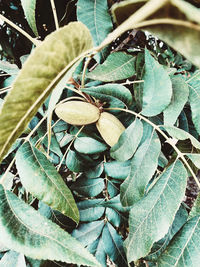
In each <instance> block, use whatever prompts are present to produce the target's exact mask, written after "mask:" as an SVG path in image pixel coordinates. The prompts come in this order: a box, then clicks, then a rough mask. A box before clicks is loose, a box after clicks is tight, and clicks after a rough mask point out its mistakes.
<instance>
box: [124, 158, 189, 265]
mask: <svg viewBox="0 0 200 267" xmlns="http://www.w3.org/2000/svg"><path fill="white" fill-rule="evenodd" d="M186 183H187V171H186V169H185V167H184V165H183V164H182V162H181V161H180V160H177V161H175V162H174V163H173V164H172V165H171V166H170V167H169V168H168V169H167V170H165V171H164V172H163V173H162V174H161V175H160V178H159V179H158V181H157V183H156V184H155V185H154V187H153V188H152V189H151V190H150V191H149V193H148V194H147V196H146V197H144V198H143V199H141V200H140V201H138V202H137V203H136V204H134V205H133V207H132V209H131V211H130V215H129V216H130V217H129V229H130V233H129V236H128V238H127V239H126V241H125V247H126V251H127V258H128V262H131V261H136V260H138V259H140V258H141V257H144V256H146V255H147V254H148V253H149V252H150V250H151V248H152V246H153V243H154V242H156V241H158V240H160V239H161V238H163V237H164V236H165V234H166V233H167V232H168V230H169V227H170V226H171V224H172V222H173V220H174V217H175V214H176V212H177V210H178V208H179V206H180V203H181V201H182V200H183V197H184V194H185V189H186Z"/></svg>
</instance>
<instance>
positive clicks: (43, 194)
mask: <svg viewBox="0 0 200 267" xmlns="http://www.w3.org/2000/svg"><path fill="white" fill-rule="evenodd" d="M16 166H17V170H18V173H19V176H20V180H21V182H22V184H23V186H24V187H25V188H26V190H27V191H29V192H30V193H31V194H33V195H34V196H35V197H37V198H38V199H39V200H42V201H43V202H44V203H46V204H47V205H49V206H51V208H53V209H56V210H59V211H60V212H61V213H63V214H65V215H66V216H68V217H70V218H71V219H72V220H74V221H75V222H78V221H79V213H78V209H77V206H76V203H75V201H74V198H73V196H72V193H71V192H70V190H69V189H68V187H67V185H66V184H65V183H64V181H63V179H62V177H61V176H60V175H59V173H58V172H57V171H56V169H55V168H54V166H53V165H52V164H51V163H50V162H49V161H48V159H47V158H46V157H45V156H44V154H43V153H42V152H40V151H39V150H38V149H36V148H35V147H33V146H31V145H30V144H29V143H28V142H27V143H25V144H23V145H22V146H21V147H20V149H19V150H18V152H17V155H16Z"/></svg>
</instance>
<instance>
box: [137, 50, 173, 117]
mask: <svg viewBox="0 0 200 267" xmlns="http://www.w3.org/2000/svg"><path fill="white" fill-rule="evenodd" d="M143 79H144V88H143V99H142V101H143V103H142V114H143V115H145V116H155V115H157V114H159V113H161V112H162V111H163V110H164V109H165V108H166V107H167V106H168V105H169V103H170V101H171V97H172V83H171V80H170V78H169V75H168V73H167V72H166V71H165V69H164V68H163V66H161V65H160V64H159V63H158V62H157V61H156V60H155V59H154V58H153V57H152V56H151V55H150V53H149V51H148V50H147V49H146V50H145V73H144V77H143Z"/></svg>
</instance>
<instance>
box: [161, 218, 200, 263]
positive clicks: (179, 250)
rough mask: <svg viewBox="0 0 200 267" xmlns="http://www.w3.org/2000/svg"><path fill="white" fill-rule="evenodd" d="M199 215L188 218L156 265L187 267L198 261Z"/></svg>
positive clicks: (199, 254) (199, 260)
mask: <svg viewBox="0 0 200 267" xmlns="http://www.w3.org/2000/svg"><path fill="white" fill-rule="evenodd" d="M199 238H200V217H199V216H196V217H193V218H192V219H190V220H189V221H188V222H187V223H186V224H185V225H184V226H183V228H182V229H181V230H180V231H179V232H178V234H177V235H176V236H175V237H174V238H173V239H172V241H171V242H170V243H169V245H168V247H167V248H166V250H165V251H164V252H163V253H162V254H161V256H160V258H159V259H158V266H159V267H164V266H171V267H174V266H176V267H183V266H184V267H189V266H198V265H199V262H200V246H199Z"/></svg>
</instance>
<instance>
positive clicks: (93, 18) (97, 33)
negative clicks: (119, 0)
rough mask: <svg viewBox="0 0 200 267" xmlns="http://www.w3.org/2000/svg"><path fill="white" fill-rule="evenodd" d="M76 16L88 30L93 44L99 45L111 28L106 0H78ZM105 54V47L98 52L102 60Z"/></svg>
mask: <svg viewBox="0 0 200 267" xmlns="http://www.w3.org/2000/svg"><path fill="white" fill-rule="evenodd" d="M77 18H78V21H81V22H82V23H84V24H85V25H86V26H87V27H88V29H89V30H90V33H91V35H92V39H93V41H94V45H95V46H99V45H100V44H101V42H102V41H103V40H104V39H105V38H106V36H107V35H108V34H109V32H111V31H112V28H113V24H112V20H111V16H110V14H109V10H108V3H107V0H87V1H85V0H79V1H78V3H77ZM106 54H107V53H106V50H105V49H103V50H102V51H101V52H100V56H101V57H102V58H103V59H104V60H105V58H106Z"/></svg>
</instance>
